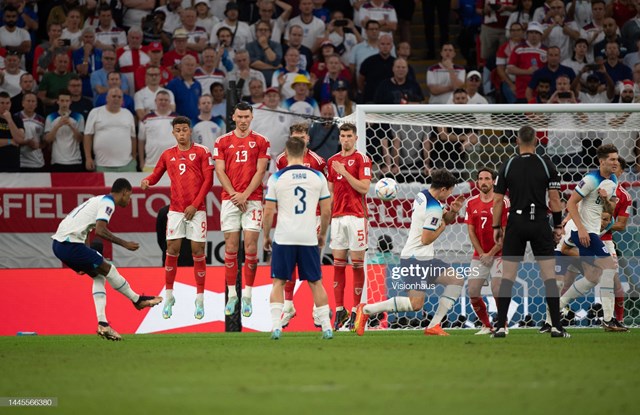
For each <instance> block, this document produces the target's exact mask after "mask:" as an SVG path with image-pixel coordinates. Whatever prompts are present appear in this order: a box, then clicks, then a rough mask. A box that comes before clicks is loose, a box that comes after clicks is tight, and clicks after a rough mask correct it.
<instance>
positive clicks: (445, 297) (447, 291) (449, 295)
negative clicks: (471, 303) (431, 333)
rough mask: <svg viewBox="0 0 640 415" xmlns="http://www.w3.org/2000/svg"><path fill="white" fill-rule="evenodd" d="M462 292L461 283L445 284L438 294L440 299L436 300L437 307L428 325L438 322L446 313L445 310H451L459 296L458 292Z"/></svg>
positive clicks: (431, 325)
mask: <svg viewBox="0 0 640 415" xmlns="http://www.w3.org/2000/svg"><path fill="white" fill-rule="evenodd" d="M461 292H462V286H461V285H447V286H446V287H445V288H444V292H443V293H442V295H441V296H440V300H438V309H437V310H436V315H435V316H433V319H432V320H431V322H430V323H429V327H427V328H429V329H430V328H432V327H435V326H437V325H438V324H440V322H441V321H442V319H443V318H444V316H446V315H447V312H449V310H451V307H453V305H454V304H455V303H456V301H457V300H458V297H460V293H461Z"/></svg>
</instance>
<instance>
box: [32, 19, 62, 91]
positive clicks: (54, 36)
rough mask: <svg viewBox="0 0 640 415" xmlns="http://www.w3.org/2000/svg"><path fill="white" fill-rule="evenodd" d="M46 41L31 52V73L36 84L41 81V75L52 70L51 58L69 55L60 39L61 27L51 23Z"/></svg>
mask: <svg viewBox="0 0 640 415" xmlns="http://www.w3.org/2000/svg"><path fill="white" fill-rule="evenodd" d="M47 34H48V36H49V40H48V41H44V42H42V43H41V44H39V45H38V46H36V48H35V50H34V52H33V70H32V71H31V73H32V75H33V77H34V78H35V80H36V82H40V81H41V80H42V75H44V73H45V72H46V71H53V70H54V63H53V57H54V56H56V55H58V54H60V53H69V54H70V52H69V46H67V45H65V42H64V41H63V39H62V38H61V36H62V25H60V24H58V23H53V24H51V25H49V28H48V29H47ZM68 69H69V70H71V59H69V68H68Z"/></svg>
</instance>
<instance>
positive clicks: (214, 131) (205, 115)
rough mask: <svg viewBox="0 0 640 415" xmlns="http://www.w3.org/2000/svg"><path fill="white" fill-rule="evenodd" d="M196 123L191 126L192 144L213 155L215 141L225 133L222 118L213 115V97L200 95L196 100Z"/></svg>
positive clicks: (225, 128) (224, 124) (225, 127)
mask: <svg viewBox="0 0 640 415" xmlns="http://www.w3.org/2000/svg"><path fill="white" fill-rule="evenodd" d="M198 109H199V110H200V115H198V122H197V123H196V125H194V126H193V131H192V132H191V139H192V140H193V142H194V143H197V144H202V145H203V146H207V147H208V148H209V151H211V153H212V154H213V147H214V144H215V142H216V139H217V138H218V137H220V136H221V135H223V134H225V133H226V131H227V125H226V123H225V122H224V117H221V116H219V115H213V114H212V113H211V111H212V109H213V97H212V96H211V95H209V94H204V95H201V96H200V98H199V99H198Z"/></svg>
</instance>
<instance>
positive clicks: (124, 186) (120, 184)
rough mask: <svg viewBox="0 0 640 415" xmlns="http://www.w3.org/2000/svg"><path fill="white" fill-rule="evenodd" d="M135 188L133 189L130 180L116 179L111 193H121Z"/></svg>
mask: <svg viewBox="0 0 640 415" xmlns="http://www.w3.org/2000/svg"><path fill="white" fill-rule="evenodd" d="M132 189H133V188H132V187H131V183H129V180H127V179H124V178H122V177H121V178H119V179H116V181H115V182H113V185H112V186H111V193H120V192H122V191H123V190H132Z"/></svg>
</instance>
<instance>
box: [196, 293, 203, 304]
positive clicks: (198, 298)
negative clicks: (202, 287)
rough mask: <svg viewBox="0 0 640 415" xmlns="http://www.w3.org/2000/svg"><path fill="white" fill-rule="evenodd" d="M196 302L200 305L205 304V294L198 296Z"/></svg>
mask: <svg viewBox="0 0 640 415" xmlns="http://www.w3.org/2000/svg"><path fill="white" fill-rule="evenodd" d="M196 301H197V302H199V303H204V293H198V294H196Z"/></svg>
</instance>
